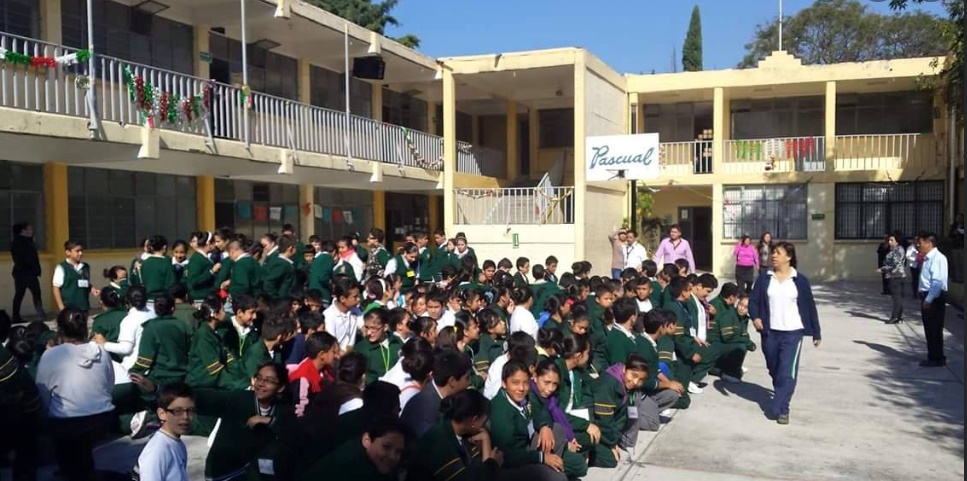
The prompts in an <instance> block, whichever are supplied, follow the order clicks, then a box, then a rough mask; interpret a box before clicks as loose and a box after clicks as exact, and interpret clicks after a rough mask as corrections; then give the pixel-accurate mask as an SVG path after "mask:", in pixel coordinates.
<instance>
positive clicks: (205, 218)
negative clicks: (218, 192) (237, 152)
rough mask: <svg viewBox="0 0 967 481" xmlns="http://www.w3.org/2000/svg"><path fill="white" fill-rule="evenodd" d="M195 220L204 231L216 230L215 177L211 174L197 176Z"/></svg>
mask: <svg viewBox="0 0 967 481" xmlns="http://www.w3.org/2000/svg"><path fill="white" fill-rule="evenodd" d="M195 209H196V210H195V212H196V214H195V216H196V218H195V221H196V223H197V224H198V228H199V229H200V230H203V231H208V232H211V231H214V230H215V229H216V228H217V227H216V226H215V178H214V177H212V176H209V175H199V176H198V177H195Z"/></svg>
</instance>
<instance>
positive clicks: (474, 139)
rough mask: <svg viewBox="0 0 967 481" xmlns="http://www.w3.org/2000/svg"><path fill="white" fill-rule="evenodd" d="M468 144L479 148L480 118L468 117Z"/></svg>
mask: <svg viewBox="0 0 967 481" xmlns="http://www.w3.org/2000/svg"><path fill="white" fill-rule="evenodd" d="M470 130H471V132H470V143H471V144H472V145H473V146H474V147H478V146H480V116H479V115H471V116H470Z"/></svg>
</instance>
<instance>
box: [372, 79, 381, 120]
mask: <svg viewBox="0 0 967 481" xmlns="http://www.w3.org/2000/svg"><path fill="white" fill-rule="evenodd" d="M372 87H373V102H372V103H373V107H372V109H373V110H372V117H373V120H375V121H377V122H382V121H383V84H372Z"/></svg>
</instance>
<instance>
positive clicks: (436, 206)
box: [427, 194, 454, 236]
mask: <svg viewBox="0 0 967 481" xmlns="http://www.w3.org/2000/svg"><path fill="white" fill-rule="evenodd" d="M428 200H429V209H428V210H429V213H428V214H427V216H429V217H430V232H428V234H430V235H431V236H432V235H433V233H434V232H436V230H437V229H439V228H440V221H439V219H440V196H439V195H433V194H430V195H429V196H428ZM447 235H448V236H452V235H454V232H447Z"/></svg>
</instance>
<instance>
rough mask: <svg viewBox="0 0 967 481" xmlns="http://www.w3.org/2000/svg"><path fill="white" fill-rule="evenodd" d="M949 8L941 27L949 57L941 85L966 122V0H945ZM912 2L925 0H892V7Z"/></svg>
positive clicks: (961, 119)
mask: <svg viewBox="0 0 967 481" xmlns="http://www.w3.org/2000/svg"><path fill="white" fill-rule="evenodd" d="M943 2H944V7H945V8H946V9H947V20H946V21H945V22H943V24H942V25H941V27H940V33H941V36H942V38H943V40H944V42H945V43H946V47H947V59H946V61H945V62H944V65H943V69H942V70H941V72H940V75H939V79H940V82H939V83H940V87H941V91H942V92H943V93H944V98H945V100H946V101H947V103H948V105H952V106H954V107H955V108H956V109H957V119H958V121H959V122H960V124H961V125H963V123H964V96H963V92H964V0H943ZM910 3H914V4H920V3H924V0H890V7H891V8H893V9H894V10H897V11H903V10H906V8H907V7H908V6H909V4H910Z"/></svg>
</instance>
